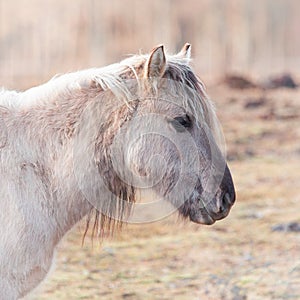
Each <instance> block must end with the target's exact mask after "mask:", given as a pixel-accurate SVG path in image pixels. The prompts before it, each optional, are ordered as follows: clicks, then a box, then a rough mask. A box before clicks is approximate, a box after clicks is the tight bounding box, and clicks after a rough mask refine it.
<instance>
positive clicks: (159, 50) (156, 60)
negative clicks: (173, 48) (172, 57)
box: [145, 45, 166, 78]
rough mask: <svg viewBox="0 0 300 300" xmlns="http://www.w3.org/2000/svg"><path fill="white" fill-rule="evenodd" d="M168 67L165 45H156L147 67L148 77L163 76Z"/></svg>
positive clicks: (146, 74)
mask: <svg viewBox="0 0 300 300" xmlns="http://www.w3.org/2000/svg"><path fill="white" fill-rule="evenodd" d="M165 68H166V55H165V51H164V46H163V45H159V46H157V47H155V48H154V49H153V50H152V51H151V53H150V56H149V58H148V60H147V63H146V68H145V77H146V78H155V77H162V76H163V74H164V71H165Z"/></svg>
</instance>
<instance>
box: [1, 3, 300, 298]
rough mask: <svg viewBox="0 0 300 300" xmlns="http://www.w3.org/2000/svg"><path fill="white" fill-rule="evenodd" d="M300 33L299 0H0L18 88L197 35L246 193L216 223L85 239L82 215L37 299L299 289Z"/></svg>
mask: <svg viewBox="0 0 300 300" xmlns="http://www.w3.org/2000/svg"><path fill="white" fill-rule="evenodd" d="M299 36H300V2H299V1H298V0H261V1H254V0H184V1H180V0H172V1H171V0H151V1H149V0H143V1H142V0H126V1H122V0H109V1H104V0H97V1H96V0H73V1H70V0H43V1H41V0H26V1H25V0H19V1H15V0H9V1H8V0H0V86H5V87H7V88H10V89H21V90H22V89H26V88H29V87H31V86H33V85H37V84H40V83H42V82H44V81H47V80H48V79H50V78H51V77H52V76H54V75H55V74H59V73H65V72H70V71H76V70H79V69H84V68H88V67H100V66H104V65H107V64H110V63H113V62H117V61H119V60H121V59H123V58H125V57H127V55H129V54H135V53H139V52H140V51H141V52H143V53H148V52H149V51H150V50H151V49H152V48H153V47H154V46H156V45H157V44H160V43H163V44H164V45H165V46H166V48H167V49H168V50H169V52H171V53H172V52H173V53H174V52H177V51H178V50H180V48H181V47H182V46H183V44H184V43H185V42H189V43H191V44H192V56H193V58H194V61H193V67H194V69H195V70H196V73H197V74H198V75H199V76H200V77H201V78H202V79H203V80H204V82H205V83H206V86H207V90H208V94H209V95H210V96H211V98H212V99H213V100H214V101H215V103H216V107H217V112H218V116H219V119H220V122H221V124H222V127H223V131H224V135H225V138H226V142H227V159H228V162H229V167H230V169H231V172H232V174H233V178H234V182H235V186H236V191H237V201H236V204H235V205H234V207H233V209H232V211H231V213H230V215H229V216H228V217H227V218H226V219H224V220H222V221H220V222H217V223H216V224H214V225H213V226H199V225H196V224H190V223H187V224H182V223H181V222H177V221H176V220H177V219H176V216H173V217H170V218H167V219H165V220H162V221H160V222H155V223H151V224H141V225H128V226H125V228H124V230H123V231H122V233H121V234H116V236H115V237H114V239H104V241H102V243H98V241H94V243H93V242H91V241H90V239H89V238H86V241H85V244H84V245H83V246H81V239H82V235H83V230H84V222H83V223H82V224H79V226H78V227H76V228H75V229H74V230H72V231H71V232H70V233H69V234H68V235H67V237H66V239H64V241H63V242H62V243H61V244H60V245H59V247H58V254H57V260H56V267H55V269H54V271H53V272H52V273H51V275H50V276H49V277H48V280H47V281H46V283H45V284H44V285H43V286H42V287H41V288H39V289H38V290H37V291H36V293H35V294H34V295H31V296H29V297H28V299H36V300H37V299H38V300H41V299H60V300H61V299H63V300H64V299H65V300H66V299H129V300H135V299H142V300H144V299H150V300H152V299H159V300H161V299H180V300H181V299H182V300H184V299H189V300H191V299H197V300H199V299H201V300H218V299H220V300H226V299H228V300H232V299H234V300H245V299H251V300H252V299H254V300H260V299H261V300H266V299H300V214H299V211H300V180H299V177H300V172H299V166H300V144H299V141H300V126H299V124H300V90H299V75H300V74H299V73H300V38H299ZM0 298H1V291H0Z"/></svg>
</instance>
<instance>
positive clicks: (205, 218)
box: [189, 211, 216, 225]
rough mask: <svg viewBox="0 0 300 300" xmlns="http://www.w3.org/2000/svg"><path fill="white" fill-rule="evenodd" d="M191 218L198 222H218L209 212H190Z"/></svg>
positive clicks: (208, 223) (204, 223)
mask: <svg viewBox="0 0 300 300" xmlns="http://www.w3.org/2000/svg"><path fill="white" fill-rule="evenodd" d="M189 216H190V220H191V221H192V222H194V223H197V224H203V225H212V224H214V223H215V222H216V220H214V219H213V218H212V217H211V216H210V215H209V214H201V213H194V212H192V211H191V212H190V214H189Z"/></svg>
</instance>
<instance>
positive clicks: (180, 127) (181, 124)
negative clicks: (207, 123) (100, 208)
mask: <svg viewBox="0 0 300 300" xmlns="http://www.w3.org/2000/svg"><path fill="white" fill-rule="evenodd" d="M171 123H172V125H173V127H174V128H175V129H176V130H177V131H179V132H183V131H184V128H190V127H191V126H192V122H191V118H190V117H189V116H188V115H185V116H181V117H175V118H174V119H173V120H172V121H171Z"/></svg>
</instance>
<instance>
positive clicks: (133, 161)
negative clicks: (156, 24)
mask: <svg viewBox="0 0 300 300" xmlns="http://www.w3.org/2000/svg"><path fill="white" fill-rule="evenodd" d="M190 51H191V47H190V45H189V44H186V45H184V47H183V48H182V50H181V51H180V52H179V53H178V54H176V55H166V53H165V51H164V48H163V46H158V47H156V48H154V49H153V50H152V52H151V53H150V54H147V55H135V56H132V57H130V58H127V59H125V60H123V61H121V62H120V63H117V64H113V65H110V66H107V67H104V68H94V69H89V70H85V71H80V72H76V73H70V74H65V75H61V76H57V77H55V78H53V79H51V80H50V81H49V82H47V83H46V84H43V85H40V86H38V87H34V88H31V89H29V90H26V91H24V92H14V91H5V90H2V91H1V92H0V129H1V133H0V161H1V164H0V176H1V186H0V198H1V200H0V201H1V202H0V205H1V210H0V231H1V234H0V240H1V243H0V291H1V293H2V294H1V299H18V298H20V297H23V296H24V295H26V294H27V293H29V292H30V291H31V290H32V289H33V288H35V287H36V286H37V285H38V284H39V283H40V282H41V281H42V280H43V279H44V278H45V276H46V275H47V273H48V271H49V269H50V267H51V264H52V260H53V254H54V250H55V247H56V246H57V244H58V243H59V241H60V240H61V239H62V237H63V236H64V235H65V234H66V232H67V231H68V230H70V229H71V228H72V227H73V226H74V225H75V224H76V223H77V222H78V221H80V220H81V219H82V218H84V217H87V228H88V226H89V224H90V222H91V221H93V222H94V224H93V234H94V232H96V233H97V234H99V235H101V234H102V233H103V232H104V231H105V230H108V231H113V230H114V228H116V227H120V226H121V225H122V223H123V222H131V221H132V222H136V221H138V222H148V221H153V219H151V218H152V217H149V214H145V215H144V216H142V217H141V214H140V212H141V211H143V212H145V210H149V211H152V212H153V211H155V212H158V214H156V215H155V218H156V219H157V218H163V217H165V216H167V215H169V214H170V213H172V212H173V211H175V210H176V211H178V212H179V214H180V215H181V216H182V217H184V218H189V219H190V220H191V221H193V222H196V223H200V224H208V225H209V224H213V223H214V222H215V221H216V220H220V219H222V218H224V217H226V216H227V215H228V213H229V211H230V208H231V206H232V205H233V203H234V201H235V191H234V185H233V181H232V178H231V174H230V171H229V169H228V166H227V164H226V161H225V157H224V153H222V151H221V150H222V149H221V148H222V147H221V146H222V142H221V141H222V135H221V132H220V128H219V125H218V121H217V117H216V114H215V110H214V107H213V105H212V103H211V102H210V100H209V99H208V97H207V95H206V93H205V89H204V86H203V84H202V83H201V81H200V80H199V79H198V78H197V77H196V75H195V74H194V72H193V71H192V69H191V67H190V65H189V63H190ZM143 190H152V191H153V192H154V193H155V195H157V196H158V198H159V199H161V200H160V201H154V202H151V203H146V204H145V203H137V199H138V198H139V195H140V194H141V193H140V192H141V191H143ZM165 203H168V204H169V206H165ZM166 207H167V208H166ZM150 215H151V214H150ZM93 216H94V219H93ZM149 218H150V219H149Z"/></svg>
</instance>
